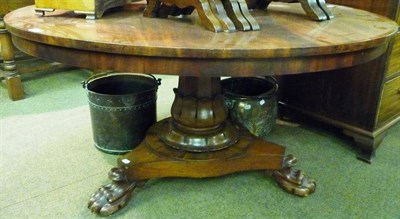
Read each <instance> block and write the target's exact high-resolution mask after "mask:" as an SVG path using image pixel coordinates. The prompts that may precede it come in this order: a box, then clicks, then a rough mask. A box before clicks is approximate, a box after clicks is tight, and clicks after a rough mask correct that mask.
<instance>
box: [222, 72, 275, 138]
mask: <svg viewBox="0 0 400 219" xmlns="http://www.w3.org/2000/svg"><path fill="white" fill-rule="evenodd" d="M221 87H222V92H223V96H224V100H225V105H226V106H227V108H228V111H229V119H230V120H231V121H232V122H233V123H234V124H236V125H238V126H239V127H241V128H245V129H248V130H249V131H250V132H251V133H252V134H254V135H256V136H260V137H265V136H266V135H267V134H268V133H269V132H270V131H271V130H272V129H273V127H274V125H275V120H276V117H277V112H278V103H277V91H278V83H277V82H276V80H275V79H274V78H273V77H265V78H262V77H245V78H227V79H224V80H222V81H221Z"/></svg>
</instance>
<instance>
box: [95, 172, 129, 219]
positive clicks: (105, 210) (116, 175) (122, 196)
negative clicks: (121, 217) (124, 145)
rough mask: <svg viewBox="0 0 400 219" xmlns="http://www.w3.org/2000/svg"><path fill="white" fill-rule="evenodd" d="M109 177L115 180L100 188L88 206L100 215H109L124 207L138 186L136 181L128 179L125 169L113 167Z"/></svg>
mask: <svg viewBox="0 0 400 219" xmlns="http://www.w3.org/2000/svg"><path fill="white" fill-rule="evenodd" d="M109 177H110V179H111V180H113V182H112V183H110V184H108V185H105V186H102V187H101V188H99V189H98V190H97V191H96V192H95V193H94V194H93V195H92V196H91V198H90V199H89V203H88V208H89V209H90V210H91V211H92V212H93V213H96V214H99V215H100V216H109V215H111V214H113V213H114V212H116V211H118V210H119V209H121V208H122V207H124V206H125V204H126V203H127V201H128V200H129V199H130V196H131V194H132V191H133V190H134V189H135V187H136V182H129V181H128V180H127V178H126V177H125V172H124V170H123V169H118V168H113V169H111V171H110V173H109Z"/></svg>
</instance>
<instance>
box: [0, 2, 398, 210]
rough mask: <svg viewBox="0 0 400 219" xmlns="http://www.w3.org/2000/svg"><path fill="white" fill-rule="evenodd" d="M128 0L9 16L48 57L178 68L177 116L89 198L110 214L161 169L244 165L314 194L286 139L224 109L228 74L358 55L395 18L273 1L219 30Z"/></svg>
mask: <svg viewBox="0 0 400 219" xmlns="http://www.w3.org/2000/svg"><path fill="white" fill-rule="evenodd" d="M144 7H145V5H143V4H130V5H128V6H126V7H125V8H124V9H123V10H122V11H119V12H115V13H110V14H106V15H105V16H104V17H103V18H102V19H99V20H95V21H93V20H85V19H83V17H81V16H79V15H75V14H74V13H72V12H69V11H61V10H60V11H56V12H55V13H54V14H51V15H49V16H45V17H35V16H34V8H33V7H26V8H23V9H19V10H16V11H14V12H12V13H10V14H8V15H7V16H6V17H5V22H6V24H7V29H8V30H9V32H10V33H11V34H12V39H13V42H14V44H15V45H16V46H17V47H18V48H19V49H21V50H22V51H24V52H26V53H28V54H30V55H34V56H37V57H40V58H44V59H50V60H55V61H58V62H61V63H65V64H69V65H73V66H79V67H85V68H91V69H104V70H116V71H131V72H141V73H157V74H173V75H179V77H180V79H179V84H178V88H177V89H176V91H175V93H176V97H175V100H174V103H173V105H172V109H171V114H172V117H171V118H169V119H165V120H162V121H160V122H158V123H157V124H156V125H154V126H153V127H152V128H150V130H149V132H148V135H147V137H146V139H145V140H144V141H143V142H142V143H141V144H140V145H139V146H138V147H137V148H135V149H134V150H133V151H132V152H130V153H128V154H127V155H125V156H123V157H122V158H120V160H119V162H118V165H119V168H114V169H112V170H111V171H110V175H109V176H110V179H111V180H112V181H113V182H112V184H110V185H107V186H104V187H102V188H101V189H100V190H99V191H97V192H96V193H95V194H94V195H93V197H92V198H91V199H90V201H89V207H90V208H91V210H92V211H95V212H98V213H100V214H102V215H109V214H111V213H113V212H115V211H116V210H118V209H119V208H120V207H122V206H123V205H124V204H125V203H126V201H127V200H128V198H129V197H130V194H131V192H132V191H133V190H134V188H135V187H137V186H140V185H141V184H142V182H144V181H146V180H148V179H151V178H156V177H172V176H174V177H177V176H178V177H212V176H220V175H224V174H228V173H232V172H237V171H245V170H274V175H275V177H276V179H277V180H278V182H279V183H280V185H281V186H282V187H284V188H285V189H286V190H288V191H290V192H293V193H295V194H297V195H301V196H306V195H308V194H310V193H312V192H313V191H314V189H315V182H314V180H312V179H311V178H309V177H307V176H304V175H303V174H302V172H300V171H298V170H294V169H292V166H293V164H294V163H295V162H296V159H295V158H293V157H292V156H286V157H285V156H284V153H285V150H284V147H282V146H279V145H276V144H273V143H270V142H265V141H263V140H262V139H259V138H257V137H255V136H252V135H251V134H249V133H248V132H246V131H244V130H238V129H237V128H236V127H235V126H233V125H232V124H231V123H230V122H229V121H228V120H227V119H226V118H227V112H226V108H225V107H224V103H223V99H222V96H221V87H220V84H219V82H220V76H265V75H283V74H298V73H304V72H316V71H323V70H330V69H335V68H342V67H348V66H353V65H357V64H360V63H363V62H366V61H369V60H372V59H374V58H376V57H378V56H379V55H381V54H382V53H384V52H385V50H386V49H387V45H388V42H389V40H390V37H391V36H392V35H393V34H394V33H395V32H396V31H397V25H396V24H395V23H394V22H393V21H390V20H388V19H386V18H383V17H381V16H378V15H374V14H371V13H369V12H365V11H360V10H355V9H351V8H347V7H340V6H333V7H331V10H332V12H333V13H334V14H335V19H333V20H329V21H324V22H315V21H312V20H310V19H309V18H308V17H307V16H306V15H305V13H304V11H303V10H302V8H301V6H300V5H299V4H282V3H274V4H271V5H270V6H269V8H268V11H254V12H252V13H253V16H254V18H255V19H256V20H257V22H258V23H259V24H260V28H261V30H260V31H252V32H235V33H212V32H210V31H205V30H204V29H203V27H202V26H201V24H200V23H199V20H198V18H197V17H196V16H195V15H192V16H188V17H184V18H169V19H151V18H144V17H142V16H141V13H142V11H143V8H144Z"/></svg>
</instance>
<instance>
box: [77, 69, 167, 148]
mask: <svg viewBox="0 0 400 219" xmlns="http://www.w3.org/2000/svg"><path fill="white" fill-rule="evenodd" d="M158 85H159V80H156V79H155V78H152V77H147V76H144V75H136V74H126V73H111V74H104V75H95V76H93V77H91V78H89V79H88V80H87V81H86V82H84V83H83V87H84V88H85V89H86V90H87V96H88V100H89V106H90V114H91V119H92V130H93V138H94V144H95V146H96V147H97V148H98V149H100V150H101V151H103V152H106V153H112V154H123V153H126V152H129V151H131V150H132V149H133V148H134V147H136V146H137V145H138V144H139V143H140V142H141V141H142V140H143V139H144V137H145V134H146V132H147V129H148V128H149V127H150V126H151V125H153V124H154V123H155V122H156V100H157V88H158Z"/></svg>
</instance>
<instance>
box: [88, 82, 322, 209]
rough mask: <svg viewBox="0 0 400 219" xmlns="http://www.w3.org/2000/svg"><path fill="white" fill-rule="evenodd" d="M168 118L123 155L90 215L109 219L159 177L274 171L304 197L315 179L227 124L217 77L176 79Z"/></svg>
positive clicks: (91, 203) (95, 198)
mask: <svg viewBox="0 0 400 219" xmlns="http://www.w3.org/2000/svg"><path fill="white" fill-rule="evenodd" d="M175 94H176V96H175V100H174V103H173V105H172V109H171V114H172V117H171V118H168V119H164V120H162V121H160V122H158V123H157V124H155V125H154V126H152V127H151V128H150V129H149V131H148V133H147V135H146V138H145V140H143V142H142V143H141V144H140V145H139V146H138V147H137V148H135V149H134V150H133V151H132V152H130V153H128V154H126V155H124V156H122V157H121V158H119V161H118V166H119V167H118V168H114V169H112V170H111V172H110V176H111V177H110V179H111V180H112V181H113V182H112V183H111V184H109V185H106V186H103V187H101V188H100V189H99V190H98V191H97V192H95V193H94V194H93V195H92V197H91V198H90V200H89V204H88V207H89V208H90V209H91V211H92V212H95V213H98V214H100V215H102V216H108V215H111V214H112V213H114V212H116V211H117V210H119V209H120V208H121V207H123V206H124V205H125V203H126V202H127V200H128V199H129V198H130V194H131V193H132V192H133V190H134V188H135V187H136V185H137V183H138V182H143V181H145V180H149V179H152V178H162V177H190V178H205V177H216V176H222V175H226V174H229V173H235V172H239V171H249V170H264V171H275V172H274V174H275V177H276V179H277V182H278V184H280V185H281V186H282V188H283V189H285V190H286V191H288V192H291V193H293V194H295V195H298V196H307V195H308V194H311V193H313V192H314V191H315V182H314V180H312V179H310V178H308V177H306V176H304V174H303V173H301V172H300V171H299V170H292V166H293V164H294V163H295V162H296V159H295V158H294V157H293V156H291V155H289V156H288V157H287V158H285V157H284V153H285V148H284V147H282V146H280V145H276V144H273V143H270V142H266V141H263V140H262V139H260V138H257V137H255V136H253V135H252V134H250V133H249V132H248V131H245V130H239V129H238V128H237V127H234V126H233V125H231V124H230V122H229V121H228V120H226V118H227V110H226V107H225V105H224V102H223V99H222V97H221V88H220V78H219V77H189V76H188V77H180V78H179V85H178V89H176V90H175Z"/></svg>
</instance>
